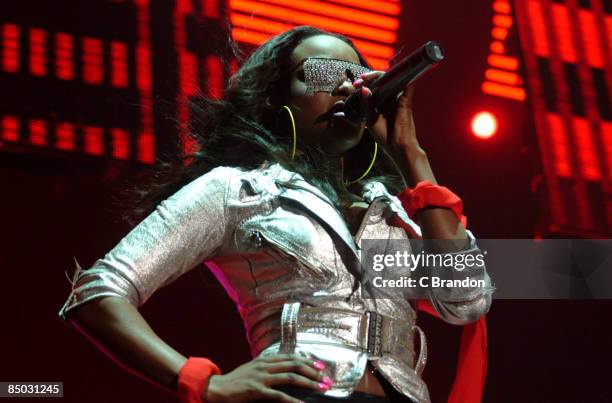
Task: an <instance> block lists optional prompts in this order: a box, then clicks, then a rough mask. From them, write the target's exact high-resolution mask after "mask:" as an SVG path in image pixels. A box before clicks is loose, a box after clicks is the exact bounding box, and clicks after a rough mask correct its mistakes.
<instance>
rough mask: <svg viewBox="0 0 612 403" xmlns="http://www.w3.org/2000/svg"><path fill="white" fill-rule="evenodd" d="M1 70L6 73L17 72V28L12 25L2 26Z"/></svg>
mask: <svg viewBox="0 0 612 403" xmlns="http://www.w3.org/2000/svg"><path fill="white" fill-rule="evenodd" d="M2 70H4V71H6V72H7V73H16V72H17V71H18V70H19V27H18V26H17V25H14V24H4V25H3V26H2Z"/></svg>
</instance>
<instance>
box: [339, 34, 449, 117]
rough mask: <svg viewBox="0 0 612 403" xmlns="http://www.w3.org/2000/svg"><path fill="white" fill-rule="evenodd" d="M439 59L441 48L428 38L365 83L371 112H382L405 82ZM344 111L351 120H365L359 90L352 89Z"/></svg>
mask: <svg viewBox="0 0 612 403" xmlns="http://www.w3.org/2000/svg"><path fill="white" fill-rule="evenodd" d="M442 60H444V52H443V51H442V47H441V46H440V45H439V44H438V43H436V42H433V41H429V42H427V43H425V44H424V45H423V46H421V47H420V48H418V49H417V50H415V51H414V52H412V53H411V54H410V55H408V56H406V57H405V58H404V59H402V61H400V62H399V63H397V64H396V65H394V66H392V67H391V69H389V70H388V71H387V72H385V74H384V75H382V76H381V77H379V78H377V79H376V80H374V81H373V82H372V83H370V84H369V85H368V88H370V90H371V91H372V102H373V105H374V111H375V112H376V113H382V111H383V110H384V109H385V108H386V106H387V105H388V104H389V102H390V101H392V100H395V97H396V96H397V94H399V93H400V91H401V90H402V89H403V88H404V87H405V86H406V85H407V84H409V83H412V82H414V81H416V80H417V79H418V78H419V77H421V76H423V74H425V73H426V72H428V71H429V70H431V69H432V68H433V67H436V66H437V65H438V63H440V62H441V61H442ZM344 113H345V116H346V117H347V118H348V119H349V120H352V121H353V122H364V121H366V119H367V116H366V114H367V111H366V110H365V105H364V102H363V97H362V96H361V91H355V92H353V93H352V94H351V95H349V96H348V97H347V99H346V100H345V108H344Z"/></svg>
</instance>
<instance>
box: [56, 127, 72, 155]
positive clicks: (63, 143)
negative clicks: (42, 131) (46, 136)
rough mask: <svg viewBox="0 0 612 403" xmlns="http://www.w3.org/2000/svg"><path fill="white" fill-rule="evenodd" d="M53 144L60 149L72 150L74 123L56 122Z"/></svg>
mask: <svg viewBox="0 0 612 403" xmlns="http://www.w3.org/2000/svg"><path fill="white" fill-rule="evenodd" d="M55 138H56V139H57V140H56V141H57V142H56V143H55V145H56V146H57V148H59V149H60V150H74V125H73V124H72V123H66V122H63V123H58V124H57V127H56V128H55Z"/></svg>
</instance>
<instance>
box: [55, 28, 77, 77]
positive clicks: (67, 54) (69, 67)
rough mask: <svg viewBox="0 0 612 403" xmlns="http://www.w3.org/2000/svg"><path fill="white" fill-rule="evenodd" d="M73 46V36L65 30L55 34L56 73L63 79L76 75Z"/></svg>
mask: <svg viewBox="0 0 612 403" xmlns="http://www.w3.org/2000/svg"><path fill="white" fill-rule="evenodd" d="M72 48H73V44H72V36H70V35H69V34H66V33H63V32H58V33H57V34H56V35H55V74H56V75H57V77H58V78H60V79H62V80H72V78H73V77H74V66H73V56H72Z"/></svg>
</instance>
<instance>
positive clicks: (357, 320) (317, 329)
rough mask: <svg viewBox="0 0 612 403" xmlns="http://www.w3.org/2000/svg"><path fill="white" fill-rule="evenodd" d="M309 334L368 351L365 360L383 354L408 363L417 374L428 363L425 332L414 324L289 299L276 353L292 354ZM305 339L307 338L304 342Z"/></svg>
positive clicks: (373, 313)
mask: <svg viewBox="0 0 612 403" xmlns="http://www.w3.org/2000/svg"><path fill="white" fill-rule="evenodd" d="M415 332H417V333H418V334H419V346H420V348H419V350H420V351H419V356H418V359H417V360H416V361H415V360H414V356H415V353H414V344H413V340H414V334H415ZM308 334H322V335H325V336H327V337H326V338H327V339H328V340H330V343H332V344H334V343H337V344H341V345H343V346H345V347H350V348H353V349H356V350H359V351H363V352H367V354H368V360H377V359H379V358H381V357H383V356H384V355H385V354H392V355H395V356H396V357H397V358H398V359H400V360H402V361H405V362H407V364H409V366H410V367H412V368H414V370H415V371H416V373H417V374H419V376H420V375H421V373H422V372H423V369H424V368H425V364H426V362H427V342H426V339H425V334H424V332H423V331H422V330H421V328H420V327H419V326H417V325H412V326H411V325H409V324H407V323H406V322H405V321H402V320H397V319H393V318H390V317H388V316H384V315H381V314H379V313H376V312H373V311H367V312H365V313H361V312H354V311H350V310H345V309H336V308H329V307H318V306H317V307H313V306H306V305H302V304H301V303H300V302H288V303H285V304H284V306H283V311H282V314H281V341H280V347H279V352H283V353H291V352H293V351H294V349H295V346H296V344H297V343H298V342H302V341H303V340H301V339H302V338H303V339H304V340H307V339H308V337H307V336H308ZM305 342H307V341H305Z"/></svg>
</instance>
